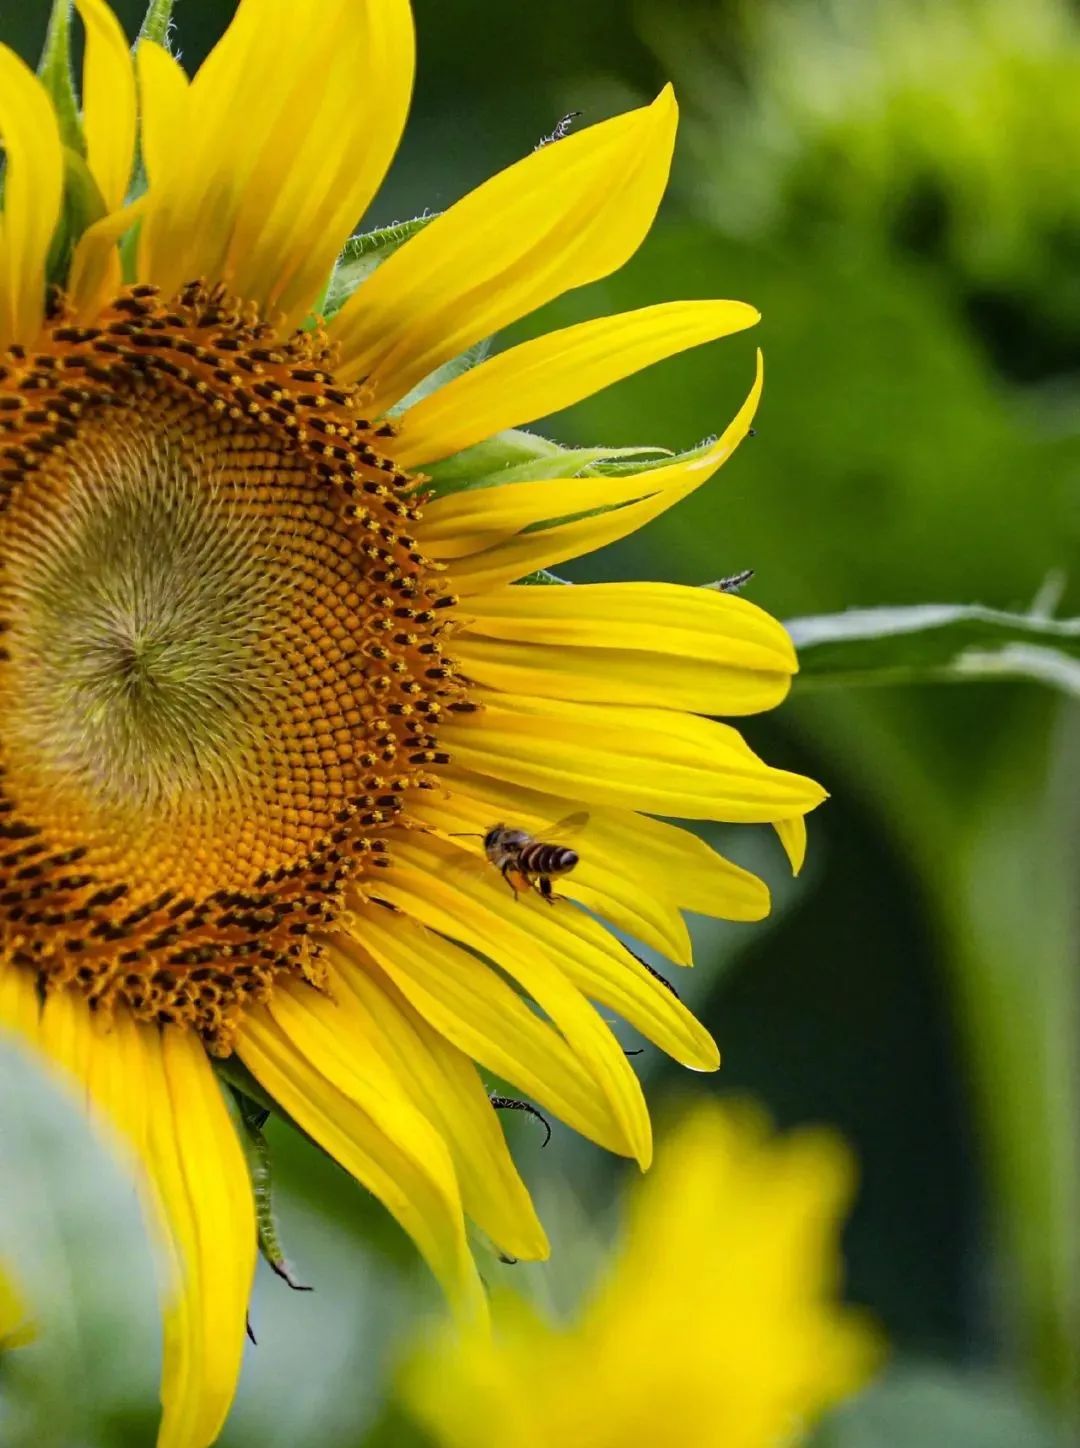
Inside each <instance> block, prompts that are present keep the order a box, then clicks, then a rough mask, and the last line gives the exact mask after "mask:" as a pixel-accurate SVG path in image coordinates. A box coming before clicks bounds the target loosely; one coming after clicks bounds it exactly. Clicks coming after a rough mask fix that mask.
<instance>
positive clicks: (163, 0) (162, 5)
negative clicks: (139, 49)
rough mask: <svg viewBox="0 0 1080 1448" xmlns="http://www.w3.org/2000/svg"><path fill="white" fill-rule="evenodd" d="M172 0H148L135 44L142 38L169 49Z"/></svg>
mask: <svg viewBox="0 0 1080 1448" xmlns="http://www.w3.org/2000/svg"><path fill="white" fill-rule="evenodd" d="M172 13H173V0H150V3H149V4H148V5H147V7H146V14H145V15H144V17H143V23H142V24H141V25H140V26H139V34H138V38H137V39H136V41H135V45H136V46H138V44H139V42H140V41H142V40H152V41H154V43H155V44H156V45H160V46H162V47H163V48H164V49H165V50H168V49H169V28H170V26H171V25H172Z"/></svg>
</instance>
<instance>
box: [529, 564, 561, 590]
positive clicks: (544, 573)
mask: <svg viewBox="0 0 1080 1448" xmlns="http://www.w3.org/2000/svg"><path fill="white" fill-rule="evenodd" d="M518 583H528V584H531V585H532V586H534V587H535V586H536V585H540V586H541V587H543V588H546V587H548V586H549V585H550V584H552V583H557V584H559V585H560V586H561V587H563V588H569V587H570V579H569V578H560V577H559V576H558V574H557V573H549V572H548V570H547V569H546V568H538V569H537V570H536V572H535V573H530V574H528V575H527V576H526V577H525V578H519V579H518Z"/></svg>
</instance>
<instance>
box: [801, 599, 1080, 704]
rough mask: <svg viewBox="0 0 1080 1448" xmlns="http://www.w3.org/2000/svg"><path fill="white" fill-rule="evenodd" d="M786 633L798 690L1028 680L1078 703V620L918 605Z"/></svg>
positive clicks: (837, 617)
mask: <svg viewBox="0 0 1080 1448" xmlns="http://www.w3.org/2000/svg"><path fill="white" fill-rule="evenodd" d="M787 628H788V631H789V632H790V634H791V637H792V639H793V640H794V642H795V646H796V648H797V649H798V650H799V659H800V662H801V666H802V667H801V672H800V675H799V682H800V684H801V686H802V687H803V688H814V687H820V686H823V685H836V684H839V685H850V684H895V683H909V682H919V681H934V680H943V681H950V680H979V679H986V680H991V679H1030V680H1035V681H1037V682H1039V683H1043V684H1049V685H1051V686H1053V687H1054V688H1058V689H1061V690H1063V691H1064V692H1066V693H1070V694H1076V695H1080V619H1053V618H1045V617H1040V616H1038V615H1035V614H1017V613H1003V612H999V611H998V610H996V609H991V608H982V607H980V606H979V605H977V604H970V605H963V604H918V605H915V606H913V607H909V608H858V609H850V610H849V611H848V612H847V613H835V614H822V615H818V616H814V617H809V618H797V619H793V620H791V621H789V622H788V624H787Z"/></svg>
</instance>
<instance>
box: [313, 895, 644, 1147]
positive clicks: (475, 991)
mask: <svg viewBox="0 0 1080 1448" xmlns="http://www.w3.org/2000/svg"><path fill="white" fill-rule="evenodd" d="M357 918H358V926H357V929H358V931H360V932H361V933H362V936H363V942H364V950H365V951H366V952H367V953H368V954H369V955H370V956H371V957H372V958H373V959H374V960H375V961H376V962H377V964H378V966H379V968H380V969H381V970H382V971H384V972H385V974H386V975H387V976H388V977H389V978H390V979H391V980H392V981H393V982H394V984H395V985H396V986H397V987H398V989H399V990H400V991H401V993H402V995H403V996H404V997H405V998H406V999H407V1000H408V1001H409V1002H410V1003H411V1004H412V1005H413V1006H414V1007H415V1009H416V1010H417V1011H418V1012H419V1013H420V1014H421V1015H422V1016H423V1017H424V1019H425V1020H426V1021H429V1022H430V1024H431V1025H432V1026H433V1027H434V1028H435V1029H436V1030H437V1031H439V1032H441V1033H442V1035H444V1036H445V1037H446V1039H447V1040H448V1041H450V1042H452V1043H453V1044H454V1045H455V1046H457V1047H458V1048H459V1049H460V1050H462V1051H464V1052H465V1054H466V1055H468V1056H471V1057H472V1058H473V1059H474V1060H476V1061H479V1062H480V1064H481V1065H482V1066H486V1067H487V1069H488V1070H489V1071H493V1072H494V1073H495V1074H496V1075H498V1076H501V1077H503V1079H504V1080H506V1081H510V1082H512V1083H513V1084H514V1085H515V1086H516V1087H517V1088H518V1089H519V1090H521V1091H524V1092H526V1093H527V1094H528V1095H529V1096H532V1097H533V1098H534V1099H535V1100H537V1101H538V1102H540V1104H541V1105H542V1106H545V1107H547V1108H548V1109H549V1110H551V1111H553V1112H554V1113H555V1114H556V1115H557V1116H559V1117H561V1118H562V1120H563V1121H565V1122H566V1123H567V1125H568V1126H572V1127H573V1128H574V1130H575V1131H578V1132H580V1133H581V1135H582V1136H586V1137H588V1138H589V1140H590V1141H595V1142H596V1143H597V1144H598V1145H599V1146H603V1147H605V1148H606V1149H607V1150H608V1151H622V1150H623V1149H624V1142H623V1137H622V1133H621V1132H620V1131H618V1130H617V1129H616V1128H615V1127H614V1126H613V1124H612V1121H611V1116H610V1112H609V1111H608V1110H607V1109H606V1103H605V1102H604V1100H603V1099H602V1097H601V1096H600V1094H599V1092H598V1091H597V1089H596V1083H595V1081H594V1080H593V1078H592V1076H591V1075H590V1074H589V1073H588V1072H587V1071H586V1070H585V1069H584V1067H583V1066H582V1065H581V1064H580V1062H579V1061H578V1059H577V1058H576V1056H575V1055H574V1053H573V1052H572V1051H571V1050H570V1048H569V1047H568V1046H567V1044H566V1041H565V1040H564V1039H563V1037H562V1036H561V1035H559V1033H558V1032H557V1031H556V1030H554V1029H553V1027H552V1026H550V1025H549V1024H548V1022H547V1021H545V1020H542V1019H541V1018H540V1017H539V1016H538V1015H537V1014H536V1012H535V1011H533V1010H530V1009H529V1007H528V1006H527V1005H526V1004H525V1003H524V1001H523V1000H522V998H521V996H520V995H519V994H518V993H517V992H516V991H514V990H512V989H511V987H510V986H509V985H507V983H506V981H505V980H504V979H503V978H502V976H501V975H499V974H498V973H497V972H496V971H494V970H492V969H491V968H490V967H489V966H487V965H484V964H483V963H482V962H481V961H479V960H477V958H476V956H475V955H472V954H470V953H469V952H468V951H465V950H462V949H461V948H460V947H458V946H456V945H454V944H453V943H452V942H451V941H449V940H446V939H444V938H443V936H441V935H437V934H435V933H434V932H432V931H430V930H425V929H424V928H423V926H421V925H419V924H417V922H416V921H414V920H410V919H409V918H408V917H407V916H406V915H393V916H391V915H389V914H388V912H387V911H386V910H383V909H381V908H378V907H376V906H365V907H361V909H360V910H359V911H358V912H357ZM340 944H341V949H342V951H343V952H344V953H346V954H349V953H350V952H351V951H352V950H353V949H354V947H353V946H352V944H351V942H350V941H349V939H348V938H347V937H342V940H341V942H340Z"/></svg>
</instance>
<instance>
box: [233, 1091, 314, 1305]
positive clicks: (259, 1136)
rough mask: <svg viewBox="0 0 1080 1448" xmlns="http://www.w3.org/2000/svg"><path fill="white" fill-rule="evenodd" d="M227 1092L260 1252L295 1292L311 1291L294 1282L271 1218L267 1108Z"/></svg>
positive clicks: (275, 1219) (259, 1103)
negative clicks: (239, 1131)
mask: <svg viewBox="0 0 1080 1448" xmlns="http://www.w3.org/2000/svg"><path fill="white" fill-rule="evenodd" d="M229 1090H230V1091H231V1093H232V1097H233V1100H234V1101H235V1102H236V1111H237V1115H238V1116H239V1118H240V1125H241V1126H242V1127H243V1138H242V1139H243V1144H244V1150H245V1153H246V1155H247V1159H248V1170H249V1171H250V1172H251V1191H252V1196H253V1198H254V1201H255V1227H256V1231H257V1233H258V1241H259V1251H260V1253H261V1254H262V1256H263V1258H264V1260H265V1261H266V1263H267V1265H268V1266H269V1267H271V1268H272V1269H273V1271H274V1272H276V1273H277V1275H278V1276H279V1277H280V1278H281V1279H282V1280H283V1281H285V1282H287V1283H288V1284H289V1286H290V1287H291V1288H292V1289H293V1291H294V1292H310V1291H311V1288H310V1287H305V1286H304V1285H303V1284H302V1283H300V1282H297V1280H296V1278H295V1277H294V1276H293V1272H292V1268H291V1267H290V1266H289V1259H288V1258H287V1257H286V1255H285V1249H284V1247H283V1246H282V1244H281V1233H280V1231H279V1229H278V1224H277V1217H276V1216H275V1215H274V1178H273V1163H272V1160H271V1156H270V1147H269V1144H268V1142H267V1140H266V1137H265V1136H264V1135H263V1128H264V1127H265V1125H266V1122H267V1118H268V1117H269V1115H270V1108H269V1107H268V1106H264V1105H263V1104H262V1102H260V1101H256V1100H253V1099H252V1098H251V1097H250V1096H248V1095H247V1093H246V1092H244V1091H241V1090H238V1089H237V1087H235V1086H231V1085H230V1087H229Z"/></svg>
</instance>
